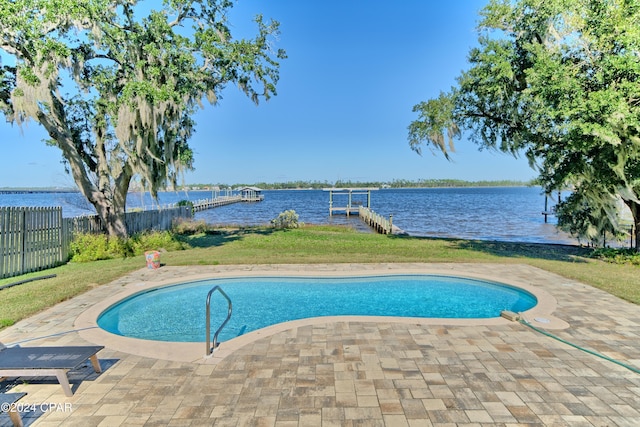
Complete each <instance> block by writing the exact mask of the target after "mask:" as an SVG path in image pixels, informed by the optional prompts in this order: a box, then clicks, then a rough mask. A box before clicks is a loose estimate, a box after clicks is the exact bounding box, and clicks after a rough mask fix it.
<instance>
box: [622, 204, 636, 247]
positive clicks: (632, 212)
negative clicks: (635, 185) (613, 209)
mask: <svg viewBox="0 0 640 427" xmlns="http://www.w3.org/2000/svg"><path fill="white" fill-rule="evenodd" d="M624 203H625V204H626V205H627V206H628V207H629V210H631V215H632V216H633V230H632V233H633V234H634V236H633V237H634V238H635V242H634V243H633V247H634V249H635V250H636V251H638V248H639V246H638V237H639V236H640V203H638V202H635V201H633V200H624Z"/></svg>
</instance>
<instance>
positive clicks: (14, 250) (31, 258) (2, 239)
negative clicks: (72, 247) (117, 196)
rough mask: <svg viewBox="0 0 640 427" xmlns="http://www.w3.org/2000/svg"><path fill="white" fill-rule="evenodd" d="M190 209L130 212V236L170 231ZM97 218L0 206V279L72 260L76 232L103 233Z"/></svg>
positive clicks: (58, 211)
mask: <svg viewBox="0 0 640 427" xmlns="http://www.w3.org/2000/svg"><path fill="white" fill-rule="evenodd" d="M192 215H193V214H192V211H191V209H190V208H189V207H187V206H178V207H174V208H169V209H162V210H149V211H140V212H127V213H126V214H124V216H125V217H124V220H125V224H126V225H127V230H128V231H129V233H130V234H135V233H141V232H143V231H149V230H158V231H161V230H168V229H170V228H171V226H172V224H173V222H174V221H175V220H176V219H178V218H191V217H192ZM102 230H103V227H102V222H101V221H100V218H98V216H97V215H87V216H81V217H75V218H62V209H61V208H59V207H56V208H31V207H0V279H1V278H5V277H12V276H17V275H20V274H25V273H29V272H32V271H38V270H42V269H45V268H51V267H54V266H56V265H58V264H61V263H64V262H66V261H67V260H68V259H69V244H70V243H71V240H72V239H73V235H74V234H75V233H101V232H102Z"/></svg>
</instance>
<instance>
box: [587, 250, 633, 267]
mask: <svg viewBox="0 0 640 427" xmlns="http://www.w3.org/2000/svg"><path fill="white" fill-rule="evenodd" d="M591 258H596V259H599V260H602V261H606V262H610V263H612V264H633V265H640V252H638V251H636V250H635V249H625V248H599V249H595V250H594V251H593V252H592V253H591Z"/></svg>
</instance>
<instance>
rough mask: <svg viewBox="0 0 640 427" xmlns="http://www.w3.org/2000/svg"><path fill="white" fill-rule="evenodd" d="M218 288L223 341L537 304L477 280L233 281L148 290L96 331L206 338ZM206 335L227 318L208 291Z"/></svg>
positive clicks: (110, 311)
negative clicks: (326, 322) (360, 319)
mask: <svg viewBox="0 0 640 427" xmlns="http://www.w3.org/2000/svg"><path fill="white" fill-rule="evenodd" d="M216 285H217V286H220V287H221V288H222V289H223V290H224V292H225V293H226V294H227V295H229V297H230V298H231V300H232V302H233V316H232V317H231V320H230V321H229V323H228V324H227V326H226V327H225V328H224V329H223V330H222V331H221V333H220V335H219V337H218V338H219V340H220V341H226V340H229V339H232V338H235V337H237V336H240V335H243V334H245V333H247V332H251V331H255V330H258V329H261V328H264V327H266V326H270V325H274V324H278V323H282V322H287V321H290V320H297V319H304V318H311V317H321V316H393V317H417V318H469V319H471V318H493V317H499V316H500V312H501V311H502V310H510V311H514V312H521V311H526V310H528V309H530V308H532V307H534V306H535V305H536V303H537V299H536V297H535V296H533V295H532V294H531V293H529V292H527V291H525V290H522V289H520V288H516V287H512V286H508V285H504V284H500V283H496V282H489V281H484V280H477V279H469V278H461V277H450V276H436V275H389V276H374V277H326V278H309V277H244V278H242V277H240V278H224V279H210V280H203V281H197V282H191V283H183V284H178V285H173V286H167V287H163V288H154V289H151V290H148V291H144V292H140V293H137V294H134V295H132V296H131V297H129V298H126V299H124V300H122V301H120V302H118V303H116V304H114V305H112V306H110V307H108V308H107V309H106V310H104V311H103V312H102V313H101V314H100V316H99V317H98V321H97V323H98V326H100V327H101V328H102V329H104V330H106V331H108V332H111V333H113V334H117V335H122V336H126V337H133V338H140V339H146V340H157V341H178V342H203V341H205V334H206V333H205V300H206V295H207V293H208V292H209V290H210V289H211V288H212V287H214V286H216ZM211 312H212V320H211V325H212V331H215V329H217V327H218V325H220V324H221V323H222V322H223V320H224V318H225V317H226V314H227V304H226V300H224V299H223V298H222V296H221V295H219V294H216V293H214V295H213V297H212V300H211Z"/></svg>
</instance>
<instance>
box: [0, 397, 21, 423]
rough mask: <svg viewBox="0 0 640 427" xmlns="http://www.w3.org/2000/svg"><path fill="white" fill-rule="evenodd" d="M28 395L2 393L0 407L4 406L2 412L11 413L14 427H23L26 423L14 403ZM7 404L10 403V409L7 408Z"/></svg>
mask: <svg viewBox="0 0 640 427" xmlns="http://www.w3.org/2000/svg"><path fill="white" fill-rule="evenodd" d="M26 395H27V393H0V408H2V409H1V410H0V412H6V413H7V414H9V418H10V419H11V422H12V423H13V425H14V427H22V426H23V425H24V424H23V423H22V416H21V415H20V412H18V409H17V408H16V406H15V405H14V404H15V403H16V402H17V401H18V400H20V399H22V398H23V397H24V396H26ZM6 405H9V407H8V409H6V408H5V406H6Z"/></svg>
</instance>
